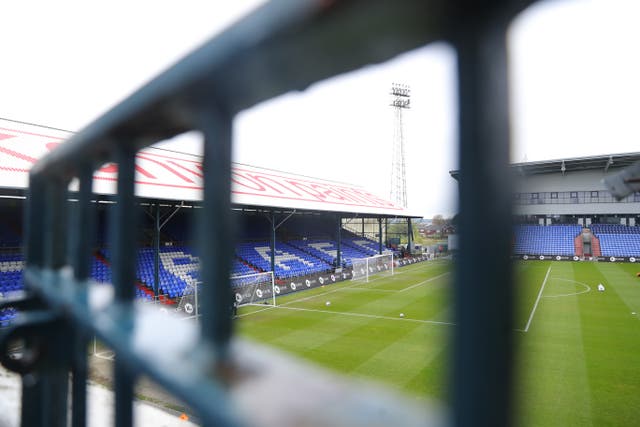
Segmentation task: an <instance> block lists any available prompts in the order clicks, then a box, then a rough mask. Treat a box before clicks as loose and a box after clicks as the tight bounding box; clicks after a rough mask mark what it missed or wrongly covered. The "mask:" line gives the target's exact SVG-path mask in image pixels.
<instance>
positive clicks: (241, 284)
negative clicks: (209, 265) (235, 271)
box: [231, 271, 276, 307]
mask: <svg viewBox="0 0 640 427" xmlns="http://www.w3.org/2000/svg"><path fill="white" fill-rule="evenodd" d="M231 292H233V294H234V298H235V300H236V303H237V304H238V306H241V305H258V304H259V305H267V306H273V307H275V305H276V292H275V280H274V277H273V271H266V272H264V273H255V274H246V275H242V276H231Z"/></svg>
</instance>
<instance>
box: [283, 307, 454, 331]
mask: <svg viewBox="0 0 640 427" xmlns="http://www.w3.org/2000/svg"><path fill="white" fill-rule="evenodd" d="M273 308H276V309H282V310H295V311H309V312H312V313H327V314H340V315H342V316H352V317H366V318H369V319H383V320H395V321H401V322H417V323H427V324H434V325H445V326H455V325H456V324H455V323H450V322H439V321H437V320H420V319H408V318H406V317H403V318H400V317H389V316H378V315H375V314H364V313H350V312H345V311H332V310H317V309H313V308H298V307H283V306H281V305H279V306H276V307H273Z"/></svg>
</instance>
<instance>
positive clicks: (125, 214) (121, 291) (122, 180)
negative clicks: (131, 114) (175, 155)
mask: <svg viewBox="0 0 640 427" xmlns="http://www.w3.org/2000/svg"><path fill="white" fill-rule="evenodd" d="M114 157H115V161H116V163H117V165H118V183H117V188H118V193H117V198H116V200H117V203H116V204H115V206H114V208H113V210H112V212H111V215H112V216H113V218H112V224H113V226H112V228H111V230H112V236H111V237H112V239H113V243H112V252H111V256H112V265H113V284H114V287H115V303H116V309H117V310H120V311H121V316H120V317H119V322H120V323H121V325H122V327H123V329H125V330H129V331H131V330H133V326H134V325H133V313H132V310H131V309H130V308H131V305H132V303H133V299H134V296H135V273H136V254H137V246H138V239H137V237H138V235H137V232H138V229H137V222H138V221H137V219H138V218H137V217H138V216H137V213H136V204H135V196H134V177H135V151H134V150H132V149H130V148H129V147H125V146H118V147H117V148H116V149H115V153H114ZM135 381H136V373H135V372H131V370H129V369H128V368H127V367H126V366H125V364H124V361H122V360H121V359H120V358H118V357H116V360H115V364H114V383H115V398H116V404H115V407H116V408H115V409H116V414H115V419H116V425H117V426H122V427H129V426H131V425H132V424H133V397H134V395H133V387H134V385H135Z"/></svg>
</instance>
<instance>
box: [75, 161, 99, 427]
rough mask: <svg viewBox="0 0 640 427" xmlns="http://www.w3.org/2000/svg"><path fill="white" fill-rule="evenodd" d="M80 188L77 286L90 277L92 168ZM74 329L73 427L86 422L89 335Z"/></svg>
mask: <svg viewBox="0 0 640 427" xmlns="http://www.w3.org/2000/svg"><path fill="white" fill-rule="evenodd" d="M79 181H80V188H79V192H78V202H77V203H76V204H75V207H76V209H75V215H73V216H70V218H71V220H72V221H73V225H74V226H73V227H71V226H70V227H69V231H70V238H69V241H70V246H71V263H72V266H73V274H74V278H75V279H76V282H77V283H80V284H81V286H86V280H87V279H89V277H90V274H91V253H92V251H91V249H92V247H93V244H94V236H95V209H94V206H93V202H92V200H91V199H92V194H93V193H92V185H93V168H92V167H91V165H90V164H87V165H83V166H82V168H81V171H80V177H79ZM77 292H78V303H79V304H82V305H85V306H86V305H87V304H88V298H87V289H86V287H83V288H82V289H78V290H77ZM74 329H75V335H74V345H73V348H74V350H73V365H72V375H73V377H72V394H71V397H72V406H71V423H72V424H71V425H72V426H73V427H83V426H85V425H86V422H87V377H88V366H87V365H88V364H87V345H88V339H87V334H86V332H85V331H83V330H82V329H81V328H80V327H79V326H77V327H76V328H74Z"/></svg>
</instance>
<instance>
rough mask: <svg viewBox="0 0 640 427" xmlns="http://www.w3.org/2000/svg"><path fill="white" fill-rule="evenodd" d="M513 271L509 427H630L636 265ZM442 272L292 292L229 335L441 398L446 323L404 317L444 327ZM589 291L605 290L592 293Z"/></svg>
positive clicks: (637, 342) (639, 377) (405, 272)
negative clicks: (513, 414)
mask: <svg viewBox="0 0 640 427" xmlns="http://www.w3.org/2000/svg"><path fill="white" fill-rule="evenodd" d="M515 267H516V268H515V274H516V286H517V294H516V295H517V296H516V301H515V319H514V323H515V329H517V330H519V331H514V334H515V336H516V337H517V340H516V341H517V342H518V351H517V355H518V357H517V361H516V364H517V382H516V387H515V392H514V393H515V398H516V401H517V402H518V404H517V407H518V417H517V418H518V420H519V424H521V425H524V426H607V425H611V426H627V425H628V426H633V425H638V424H639V420H640V323H638V322H639V321H640V319H639V318H640V316H638V315H632V314H631V313H632V312H637V313H640V278H637V277H636V275H635V273H636V271H640V265H638V266H636V265H634V264H618V263H591V262H583V263H578V262H575V263H574V262H548V261H542V262H538V261H530V262H526V263H517V265H516V266H515ZM549 267H551V270H549ZM547 271H549V275H548V278H547V281H546V283H545V287H544V290H543V292H542V294H541V298H540V299H539V302H538V305H537V308H536V310H535V313H534V315H533V316H532V315H531V313H532V310H533V307H534V306H535V302H536V299H537V298H538V295H539V293H540V289H541V286H542V284H543V282H544V279H545V276H546V275H547ZM448 272H449V266H448V265H447V264H446V263H440V262H438V263H429V262H426V263H421V264H416V265H412V266H409V267H404V268H402V269H399V270H398V273H401V274H397V275H395V276H392V277H381V278H375V279H374V280H372V281H371V282H369V283H368V284H367V283H355V282H343V283H340V284H335V285H330V286H325V287H323V288H316V289H313V290H309V291H304V292H298V293H296V294H293V295H288V296H284V297H281V298H279V300H278V305H279V307H278V308H274V309H266V310H263V311H258V310H261V308H260V307H258V308H255V307H246V308H244V307H243V308H241V314H242V315H243V316H242V317H241V319H240V320H239V322H238V329H239V331H240V333H241V334H242V335H244V336H248V337H251V338H252V339H256V340H258V341H262V342H265V343H268V344H270V345H273V346H276V347H278V348H281V349H283V350H285V351H289V352H292V353H294V354H297V355H299V356H301V357H303V358H306V359H308V360H311V361H314V362H317V363H319V364H321V365H324V366H326V367H329V368H331V369H334V370H337V371H339V372H343V373H346V374H348V375H352V376H355V377H364V378H370V379H374V380H377V381H381V382H384V383H386V384H388V385H390V386H391V387H393V388H395V389H398V390H400V391H402V392H404V393H407V394H409V395H413V396H416V397H435V398H437V399H444V398H445V397H446V383H445V381H446V375H447V371H448V361H449V358H448V351H449V350H448V339H449V333H450V332H451V331H452V328H454V327H455V326H452V325H447V324H441V323H425V322H416V321H414V320H420V321H434V322H445V323H446V322H451V321H452V320H451V319H450V314H451V309H450V306H449V301H450V300H449V297H450V295H449V292H450V290H451V278H452V277H451V274H449V273H448ZM427 280H428V282H425V281H427ZM422 282H424V283H422ZM419 283H422V284H419ZM598 283H603V284H604V285H605V287H606V291H605V292H597V290H596V286H597V284H598ZM403 289H407V290H406V291H402V292H399V291H401V290H403ZM326 301H331V305H330V306H326V305H325V303H326ZM298 309H303V310H304V311H302V310H298ZM400 313H404V314H405V318H404V319H400V317H399V314H400ZM529 319H531V322H530V325H529V329H528V331H527V332H524V329H525V328H526V325H527V323H528V322H529Z"/></svg>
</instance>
